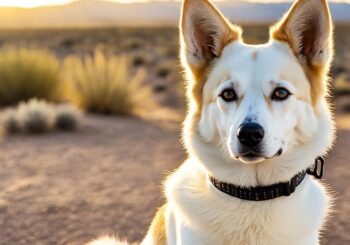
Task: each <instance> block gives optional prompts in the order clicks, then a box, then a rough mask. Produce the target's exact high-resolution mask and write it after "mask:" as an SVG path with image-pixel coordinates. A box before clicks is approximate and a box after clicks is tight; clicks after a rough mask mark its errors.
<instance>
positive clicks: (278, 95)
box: [271, 88, 291, 101]
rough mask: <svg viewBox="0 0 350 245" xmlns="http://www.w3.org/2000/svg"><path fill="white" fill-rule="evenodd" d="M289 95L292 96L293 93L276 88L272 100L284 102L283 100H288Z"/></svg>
mask: <svg viewBox="0 0 350 245" xmlns="http://www.w3.org/2000/svg"><path fill="white" fill-rule="evenodd" d="M289 95H291V93H290V92H289V91H288V90H287V89H285V88H276V89H275V90H274V91H273V93H272V95H271V99H272V100H277V101H282V100H286V99H287V98H288V97H289Z"/></svg>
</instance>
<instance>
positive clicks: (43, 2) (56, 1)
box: [0, 0, 350, 8]
mask: <svg viewBox="0 0 350 245" xmlns="http://www.w3.org/2000/svg"><path fill="white" fill-rule="evenodd" d="M72 1H74V0H0V6H11V7H23V8H33V7H39V6H47V5H60V4H66V3H69V2H72ZM109 1H114V2H123V3H128V2H137V1H138V2H140V1H148V0H109ZM252 1H255V2H281V1H284V0H252ZM285 1H288V0H285ZM333 1H338V2H339V1H340V2H349V3H350V0H333Z"/></svg>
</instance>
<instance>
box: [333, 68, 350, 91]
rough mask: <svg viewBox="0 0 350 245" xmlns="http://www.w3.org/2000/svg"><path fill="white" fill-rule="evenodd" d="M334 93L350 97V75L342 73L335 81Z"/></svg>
mask: <svg viewBox="0 0 350 245" xmlns="http://www.w3.org/2000/svg"><path fill="white" fill-rule="evenodd" d="M333 84H334V92H335V94H336V95H349V94H350V74H347V73H345V72H344V73H340V74H339V75H338V76H337V77H336V78H335V79H334V82H333Z"/></svg>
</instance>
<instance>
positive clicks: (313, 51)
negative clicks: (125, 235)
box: [90, 0, 335, 245]
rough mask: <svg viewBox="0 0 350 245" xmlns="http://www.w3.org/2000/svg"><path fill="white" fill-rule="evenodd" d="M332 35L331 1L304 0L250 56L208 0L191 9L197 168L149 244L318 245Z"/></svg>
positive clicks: (189, 171) (188, 58)
mask: <svg viewBox="0 0 350 245" xmlns="http://www.w3.org/2000/svg"><path fill="white" fill-rule="evenodd" d="M332 29H333V27H332V20H331V16H330V12H329V8H328V4H327V2H326V0H298V1H296V2H295V3H294V4H293V5H292V7H291V9H290V10H289V11H288V12H287V13H286V14H285V15H284V17H283V18H282V19H281V20H280V21H279V22H278V23H277V24H275V25H274V26H272V27H271V28H270V40H269V41H268V42H267V43H266V44H262V45H248V44H245V43H244V41H243V40H242V31H241V28H240V27H238V26H236V25H233V24H231V23H230V22H229V21H228V20H227V19H226V18H225V17H224V16H223V15H222V14H221V13H220V12H219V10H218V9H217V8H215V7H214V6H213V5H212V4H211V3H210V2H209V1H208V0H184V1H183V4H182V15H181V22H180V42H181V63H182V65H183V68H184V70H185V74H186V79H187V97H188V113H187V117H186V119H185V122H184V128H183V140H184V145H185V148H186V150H187V152H188V159H187V160H186V161H185V162H184V163H183V164H182V165H181V166H180V167H179V168H178V169H177V170H176V171H175V172H174V173H172V174H171V175H170V176H169V177H168V178H167V180H166V183H165V194H166V199H167V202H166V204H165V205H164V206H162V207H161V208H160V209H159V210H158V212H157V214H156V216H155V218H154V220H153V222H152V224H151V226H150V228H149V231H148V233H147V235H146V237H145V238H144V240H143V241H142V243H141V244H143V245H163V244H168V245H179V244H183V245H196V244H199V245H201V244H208V245H209V244H210V245H211V244H216V245H229V244H234V245H237V244H244V245H255V244H256V245H265V244H266V245H267V244H268V245H271V244H276V245H280V244H295V245H301V244H302V245H311V244H312V245H315V244H319V241H320V236H321V232H322V228H323V227H324V224H325V222H326V219H327V216H328V214H329V212H330V210H331V204H332V199H331V197H330V195H329V193H328V191H327V190H326V188H325V187H324V185H323V184H322V183H321V182H319V181H318V180H316V178H315V177H321V176H320V174H319V172H317V171H320V164H321V165H322V164H323V161H322V159H321V158H318V157H319V156H322V155H324V154H326V153H327V151H328V150H329V149H330V147H331V146H332V144H333V141H334V135H335V127H334V123H333V120H332V114H331V110H330V105H329V102H328V82H329V78H328V72H329V69H330V64H331V61H332V56H333V34H332V33H333V31H332ZM315 159H317V161H316V165H315V166H314V161H315ZM314 168H315V169H316V170H315V169H314ZM314 170H315V171H314ZM321 171H322V169H321ZM312 175H314V176H312ZM97 244H126V243H123V242H121V241H118V239H114V238H109V237H105V238H102V239H100V240H97V241H93V242H91V243H90V245H97Z"/></svg>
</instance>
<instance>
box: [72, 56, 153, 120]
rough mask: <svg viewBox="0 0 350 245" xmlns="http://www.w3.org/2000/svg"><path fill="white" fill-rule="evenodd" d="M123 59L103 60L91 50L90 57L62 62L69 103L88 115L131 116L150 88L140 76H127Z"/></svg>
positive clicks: (128, 70) (104, 58) (126, 65)
mask: <svg viewBox="0 0 350 245" xmlns="http://www.w3.org/2000/svg"><path fill="white" fill-rule="evenodd" d="M129 64H130V62H129V59H128V58H127V57H126V56H111V57H107V56H106V55H104V54H103V53H102V52H101V51H99V50H95V52H94V55H93V56H92V57H85V58H84V59H80V58H79V57H76V56H72V57H69V58H67V60H66V61H65V67H66V80H65V81H66V82H67V86H68V87H69V88H70V92H69V94H70V96H69V97H70V99H71V100H72V102H73V103H75V104H77V105H78V106H80V107H81V108H83V109H84V110H86V111H89V112H95V113H103V114H131V113H133V112H135V110H136V109H137V108H139V107H140V105H142V104H144V103H145V102H146V101H147V96H148V95H149V92H150V89H149V87H148V86H145V85H142V83H141V81H142V78H143V76H144V75H143V73H142V72H141V71H140V70H139V72H137V74H136V75H134V76H132V75H131V68H130V66H129Z"/></svg>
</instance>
